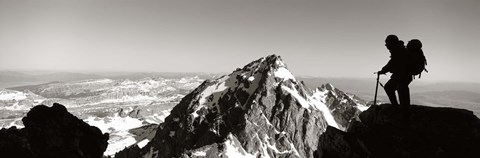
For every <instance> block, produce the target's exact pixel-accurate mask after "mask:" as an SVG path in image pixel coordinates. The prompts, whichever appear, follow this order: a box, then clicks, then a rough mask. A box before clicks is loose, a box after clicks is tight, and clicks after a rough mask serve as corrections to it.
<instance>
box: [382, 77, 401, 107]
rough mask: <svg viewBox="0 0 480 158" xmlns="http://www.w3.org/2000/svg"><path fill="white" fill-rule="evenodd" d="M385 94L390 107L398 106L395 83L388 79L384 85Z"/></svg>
mask: <svg viewBox="0 0 480 158" xmlns="http://www.w3.org/2000/svg"><path fill="white" fill-rule="evenodd" d="M384 88H385V93H387V96H388V99H390V103H391V104H392V105H398V102H397V96H396V95H395V90H396V89H397V83H396V82H395V81H394V80H393V79H390V80H388V82H387V83H385V86H384Z"/></svg>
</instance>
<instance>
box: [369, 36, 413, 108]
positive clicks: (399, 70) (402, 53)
mask: <svg viewBox="0 0 480 158" xmlns="http://www.w3.org/2000/svg"><path fill="white" fill-rule="evenodd" d="M385 46H386V47H387V49H388V50H389V52H390V60H389V61H388V63H387V64H386V65H385V66H384V67H383V68H382V70H380V71H378V72H377V73H378V74H386V73H387V72H390V73H392V75H391V77H390V80H388V82H387V83H386V84H385V86H384V89H385V92H386V93H387V96H388V99H390V103H391V104H392V105H400V107H401V108H402V109H403V111H404V112H406V111H408V107H409V105H410V90H409V88H408V85H409V84H410V83H411V82H412V75H411V73H410V72H409V71H408V51H407V48H405V46H404V43H403V41H401V40H399V39H398V37H397V36H396V35H388V36H387V38H386V39H385ZM395 91H398V98H399V100H400V104H398V102H397V97H396V95H395Z"/></svg>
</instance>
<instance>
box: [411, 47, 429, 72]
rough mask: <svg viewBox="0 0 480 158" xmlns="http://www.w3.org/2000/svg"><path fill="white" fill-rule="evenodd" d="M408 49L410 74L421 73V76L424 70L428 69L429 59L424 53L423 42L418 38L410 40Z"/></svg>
mask: <svg viewBox="0 0 480 158" xmlns="http://www.w3.org/2000/svg"><path fill="white" fill-rule="evenodd" d="M407 49H408V62H409V64H408V71H409V73H410V75H413V76H415V75H419V76H420V77H421V73H422V71H424V70H425V71H426V72H428V71H427V69H426V68H425V66H426V65H427V59H426V58H425V55H424V54H423V50H422V43H421V42H420V40H418V39H413V40H410V41H409V42H408V44H407Z"/></svg>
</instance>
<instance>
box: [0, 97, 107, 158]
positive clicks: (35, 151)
mask: <svg viewBox="0 0 480 158" xmlns="http://www.w3.org/2000/svg"><path fill="white" fill-rule="evenodd" d="M22 121H23V124H24V125H25V128H23V129H16V128H15V127H12V128H10V129H2V130H1V131H0V138H1V139H0V155H2V157H38V158H40V157H52V158H57V157H58V158H60V157H72V158H100V157H102V156H103V152H104V151H105V149H106V148H107V145H108V143H107V140H108V134H107V133H106V134H102V132H101V131H100V130H99V129H98V128H96V127H93V126H90V125H88V124H87V123H85V122H83V121H82V120H80V119H78V118H77V117H75V116H73V115H72V114H70V113H69V112H68V111H67V109H66V108H65V107H64V106H63V105H60V104H54V105H53V106H52V107H47V106H44V105H38V106H35V107H33V108H32V109H31V110H30V111H29V112H28V113H27V116H26V117H24V118H23V119H22Z"/></svg>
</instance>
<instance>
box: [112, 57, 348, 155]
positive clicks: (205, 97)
mask: <svg viewBox="0 0 480 158" xmlns="http://www.w3.org/2000/svg"><path fill="white" fill-rule="evenodd" d="M313 92H314V91H312V90H309V89H308V88H307V87H305V86H304V85H303V83H302V82H300V81H297V80H296V79H295V77H294V75H293V74H292V73H290V71H289V70H288V69H287V65H286V64H285V63H284V62H283V61H282V59H281V57H280V56H277V55H270V56H267V57H264V58H260V59H258V60H255V61H253V62H251V63H249V64H247V65H246V66H244V67H243V68H238V69H236V70H235V71H233V72H232V73H231V74H229V75H225V76H222V77H220V78H217V79H214V80H206V81H205V82H203V83H202V84H201V85H200V86H199V87H197V88H196V89H195V90H193V91H192V92H191V93H190V94H188V95H187V96H185V97H184V98H183V99H182V100H181V101H180V103H179V104H178V105H177V106H175V107H174V108H173V110H172V111H171V114H170V116H168V117H167V118H166V119H165V122H164V123H163V124H161V125H160V126H159V128H158V129H157V133H156V136H155V138H153V140H152V141H151V142H150V143H148V144H147V145H146V146H145V147H144V148H142V149H138V148H137V149H136V148H131V149H128V150H125V151H123V152H121V153H118V154H116V156H117V157H132V155H136V156H143V157H181V156H187V157H196V156H200V157H203V156H213V157H218V156H220V157H237V156H247V157H313V155H314V151H315V150H316V148H317V144H318V138H319V136H320V135H321V134H322V133H323V132H324V131H325V130H326V127H327V126H328V125H330V126H333V127H336V128H339V126H338V124H337V122H336V121H335V119H334V117H333V116H332V114H331V112H330V109H328V107H327V105H326V104H325V97H324V96H321V95H316V96H314V93H313ZM133 157H135V156H133Z"/></svg>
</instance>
